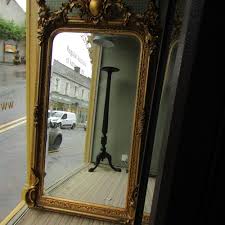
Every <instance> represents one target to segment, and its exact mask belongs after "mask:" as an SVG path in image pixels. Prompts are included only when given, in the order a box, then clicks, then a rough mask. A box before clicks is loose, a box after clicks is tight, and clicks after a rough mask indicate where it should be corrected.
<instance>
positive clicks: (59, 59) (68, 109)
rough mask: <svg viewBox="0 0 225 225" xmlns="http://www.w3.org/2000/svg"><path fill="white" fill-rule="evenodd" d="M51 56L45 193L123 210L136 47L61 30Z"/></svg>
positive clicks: (131, 40) (122, 38)
mask: <svg viewBox="0 0 225 225" xmlns="http://www.w3.org/2000/svg"><path fill="white" fill-rule="evenodd" d="M51 55H52V64H51V78H50V92H49V111H48V131H47V135H48V138H47V145H46V149H47V150H46V163H45V170H46V176H45V184H44V185H45V187H44V190H45V195H50V196H56V197H60V198H64V199H70V200H75V201H80V202H89V203H96V204H102V205H109V206H113V207H121V208H125V206H126V196H127V188H128V187H127V184H128V176H129V159H130V154H131V148H132V135H133V128H134V112H135V101H136V90H137V81H138V73H139V66H140V65H139V58H140V42H139V40H138V39H137V38H135V37H133V36H128V35H110V34H104V35H103V34H90V33H74V32H73V33H72V32H71V33H68V32H62V33H59V34H58V35H56V37H55V38H54V40H53V46H52V54H51Z"/></svg>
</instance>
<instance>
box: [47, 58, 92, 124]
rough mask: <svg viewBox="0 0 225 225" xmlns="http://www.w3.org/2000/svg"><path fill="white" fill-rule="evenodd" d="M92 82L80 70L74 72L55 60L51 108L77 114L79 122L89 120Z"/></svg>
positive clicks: (77, 68) (52, 72) (52, 71)
mask: <svg viewBox="0 0 225 225" xmlns="http://www.w3.org/2000/svg"><path fill="white" fill-rule="evenodd" d="M90 81H91V79H90V78H89V77H86V76H84V75H82V74H81V73H80V68H79V67H75V68H74V70H73V69H71V68H69V67H67V66H65V65H64V64H62V63H60V62H59V61H57V60H54V62H53V65H52V70H51V84H50V99H49V108H50V109H51V110H63V111H69V112H75V113H76V116H77V122H78V123H83V122H85V121H86V120H87V113H88V103H89V95H90Z"/></svg>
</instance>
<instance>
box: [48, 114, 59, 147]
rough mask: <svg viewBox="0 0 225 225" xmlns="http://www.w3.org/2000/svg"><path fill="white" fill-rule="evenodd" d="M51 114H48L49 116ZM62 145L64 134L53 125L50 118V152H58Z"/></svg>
mask: <svg viewBox="0 0 225 225" xmlns="http://www.w3.org/2000/svg"><path fill="white" fill-rule="evenodd" d="M50 115H51V112H48V116H50ZM61 143H62V132H61V130H60V129H59V128H58V127H57V125H56V124H54V123H52V122H51V120H49V118H48V150H49V151H52V150H58V149H59V147H60V145H61Z"/></svg>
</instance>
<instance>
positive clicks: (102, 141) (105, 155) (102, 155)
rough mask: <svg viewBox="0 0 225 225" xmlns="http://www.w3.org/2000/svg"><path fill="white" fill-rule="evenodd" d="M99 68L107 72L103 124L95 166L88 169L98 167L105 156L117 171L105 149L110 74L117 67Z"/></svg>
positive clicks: (90, 170)
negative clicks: (99, 149) (99, 150)
mask: <svg viewBox="0 0 225 225" xmlns="http://www.w3.org/2000/svg"><path fill="white" fill-rule="evenodd" d="M101 70H102V71H105V72H107V73H108V77H107V86H106V96H105V108H104V117H103V124H102V138H101V145H102V147H101V152H100V153H99V154H98V155H97V157H96V162H95V166H94V167H93V168H90V169H89V170H88V171H89V172H93V171H94V170H95V169H96V168H97V167H98V165H99V164H100V161H103V160H104V159H105V158H107V159H108V162H109V165H110V167H111V168H112V169H113V170H115V171H117V172H121V169H120V168H116V167H114V166H113V164H112V156H111V155H110V154H109V153H108V152H107V151H106V144H107V132H108V117H109V97H110V84H111V76H112V73H113V72H118V71H119V69H118V68H115V67H109V66H107V67H103V68H102V69H101Z"/></svg>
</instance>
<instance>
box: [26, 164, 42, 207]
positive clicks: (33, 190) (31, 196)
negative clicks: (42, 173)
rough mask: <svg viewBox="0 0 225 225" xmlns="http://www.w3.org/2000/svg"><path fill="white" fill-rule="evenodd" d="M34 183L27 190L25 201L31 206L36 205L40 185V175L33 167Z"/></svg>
mask: <svg viewBox="0 0 225 225" xmlns="http://www.w3.org/2000/svg"><path fill="white" fill-rule="evenodd" d="M31 171H32V177H33V178H32V179H33V180H34V182H33V184H32V185H31V186H30V187H29V188H28V189H27V190H26V193H25V201H26V203H27V205H28V206H29V207H34V206H35V204H36V199H37V190H38V188H37V186H38V185H39V181H40V177H39V176H38V175H37V173H36V172H35V170H34V169H33V168H31Z"/></svg>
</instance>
